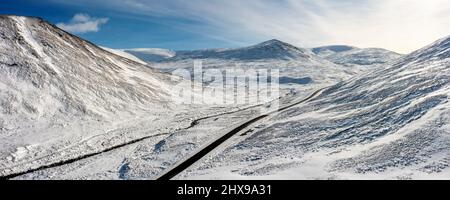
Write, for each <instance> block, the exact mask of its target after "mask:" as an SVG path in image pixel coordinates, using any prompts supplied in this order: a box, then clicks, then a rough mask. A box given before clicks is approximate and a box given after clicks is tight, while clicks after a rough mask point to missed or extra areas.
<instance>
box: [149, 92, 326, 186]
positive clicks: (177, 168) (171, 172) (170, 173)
mask: <svg viewBox="0 0 450 200" xmlns="http://www.w3.org/2000/svg"><path fill="white" fill-rule="evenodd" d="M325 89H326V88H322V89H319V90H317V91H315V92H313V93H312V94H311V95H309V96H308V97H306V98H305V99H303V100H301V101H298V102H295V103H292V104H290V105H287V106H284V107H282V108H279V109H277V110H274V111H271V112H268V113H265V114H263V115H260V116H257V117H254V118H253V119H250V120H248V121H246V122H244V123H242V124H241V125H239V126H237V127H235V128H233V129H232V130H230V131H229V132H227V133H225V134H223V135H222V136H221V137H219V138H218V139H216V140H214V141H212V142H211V143H209V144H207V145H205V147H203V148H201V149H200V150H197V152H196V153H194V154H192V156H190V157H187V158H185V159H184V160H181V161H179V162H178V163H177V164H175V165H174V166H173V167H171V168H169V169H168V170H166V172H165V173H163V174H162V175H161V176H159V177H157V178H156V180H170V179H172V178H173V177H175V176H176V175H178V174H179V173H181V172H182V171H184V170H185V169H187V168H189V167H190V166H191V165H193V164H194V163H196V162H197V161H199V160H200V159H202V158H203V157H204V156H206V155H207V154H208V153H209V152H211V151H212V150H214V149H215V148H217V147H218V146H219V145H221V144H222V143H224V142H225V141H227V140H228V139H229V138H231V137H232V136H234V135H236V134H237V133H239V132H241V131H242V130H244V129H245V128H248V127H249V126H251V125H253V124H255V123H256V122H258V121H260V120H262V119H264V118H266V117H268V116H270V115H273V114H275V113H279V112H281V111H283V110H286V109H288V108H291V107H294V106H297V105H299V104H301V103H305V102H307V101H309V100H311V99H312V98H314V97H316V96H317V95H318V94H319V93H321V92H322V91H323V90H325Z"/></svg>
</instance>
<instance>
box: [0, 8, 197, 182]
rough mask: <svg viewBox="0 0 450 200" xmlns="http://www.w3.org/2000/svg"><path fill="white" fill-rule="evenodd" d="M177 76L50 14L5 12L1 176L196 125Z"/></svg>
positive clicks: (0, 48)
mask: <svg viewBox="0 0 450 200" xmlns="http://www.w3.org/2000/svg"><path fill="white" fill-rule="evenodd" d="M172 78H173V77H172V76H171V75H170V74H166V73H160V72H159V71H158V70H155V69H152V68H150V67H149V66H147V65H143V64H141V63H138V62H135V61H133V60H131V59H127V58H125V57H121V56H117V55H115V54H112V53H110V52H108V51H105V50H103V49H101V48H99V47H97V46H95V45H93V44H91V43H89V42H87V41H85V40H82V39H80V38H79V37H76V36H74V35H71V34H69V33H67V32H65V31H63V30H61V29H59V28H57V27H56V26H54V25H51V24H49V23H47V22H46V21H44V20H42V19H38V18H29V17H18V16H4V15H2V16H0V175H1V176H3V175H7V174H11V173H16V172H23V171H26V170H29V169H34V168H38V167H40V166H45V165H48V164H52V163H57V162H61V161H63V160H68V159H73V158H77V157H80V156H82V155H85V154H90V153H96V152H101V151H102V150H104V149H108V148H113V147H114V146H116V145H121V144H123V143H127V142H129V141H132V140H135V139H136V138H142V137H147V136H151V135H153V134H156V135H157V134H160V133H162V132H166V131H167V132H170V131H171V130H175V129H177V128H179V127H183V126H189V125H190V123H191V120H190V119H189V117H187V118H186V119H184V118H182V119H180V117H178V116H183V113H184V112H185V111H184V110H183V108H184V107H182V106H174V105H172V103H171V96H170V92H171V91H172V80H171V79H172ZM197 110H199V111H200V112H201V109H197ZM191 117H192V116H191Z"/></svg>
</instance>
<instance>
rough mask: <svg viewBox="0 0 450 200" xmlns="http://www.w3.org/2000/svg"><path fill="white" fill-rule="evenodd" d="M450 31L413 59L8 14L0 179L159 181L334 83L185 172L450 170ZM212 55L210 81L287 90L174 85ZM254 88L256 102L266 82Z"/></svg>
mask: <svg viewBox="0 0 450 200" xmlns="http://www.w3.org/2000/svg"><path fill="white" fill-rule="evenodd" d="M449 41H450V40H449V38H445V39H443V40H440V41H438V42H436V43H434V44H432V45H430V46H428V47H425V48H424V49H421V50H419V51H417V52H414V53H412V54H410V55H407V56H404V57H402V58H399V55H397V54H395V53H392V52H388V51H386V50H380V49H358V48H354V47H348V48H347V47H344V46H341V47H336V48H330V47H327V48H321V49H320V51H321V53H317V52H314V51H311V50H308V49H302V48H297V47H295V46H292V45H290V44H287V43H284V42H281V41H278V40H270V41H267V42H263V43H261V44H257V45H253V46H250V47H244V48H235V49H211V50H197V51H183V52H172V51H169V50H162V49H151V48H146V49H128V50H114V49H108V48H103V49H102V48H99V47H97V46H95V45H93V44H91V43H89V42H87V41H85V40H82V39H81V38H78V37H76V36H73V35H71V34H68V33H66V32H64V31H62V30H60V29H58V28H57V27H55V26H53V25H51V24H49V23H47V22H45V21H43V20H40V19H37V18H27V17H16V16H0V91H1V92H0V176H2V177H4V176H8V175H11V174H17V175H19V176H14V178H15V179H154V178H155V177H157V176H159V175H161V173H164V172H165V170H167V169H168V168H170V167H171V166H173V165H174V164H177V162H179V161H180V160H182V159H183V158H186V157H187V156H190V155H191V154H192V153H193V152H195V151H196V150H198V149H199V148H202V147H203V146H204V145H205V144H208V143H209V142H211V141H214V140H215V139H217V137H219V136H221V135H222V134H224V133H226V132H228V131H230V129H232V128H233V127H236V126H238V125H240V124H241V123H242V122H245V121H246V120H248V119H251V118H254V117H257V116H260V115H261V114H263V113H262V111H263V110H271V109H272V110H273V109H275V108H276V107H275V106H274V105H275V103H279V104H280V105H278V106H282V105H287V104H290V103H292V102H297V101H299V100H301V99H304V98H306V97H307V96H309V95H310V94H312V93H313V92H315V91H318V90H320V89H322V88H326V89H325V90H323V91H322V92H321V93H320V95H319V96H317V97H314V98H313V99H312V100H311V101H309V102H305V103H301V104H299V105H297V106H294V107H292V108H289V109H286V110H283V111H281V112H275V113H274V114H271V115H270V116H269V117H267V118H264V119H263V120H261V121H258V122H256V124H254V125H252V126H251V127H248V128H246V129H245V130H243V131H242V132H240V133H238V134H236V135H235V136H233V137H232V138H231V139H230V140H227V141H226V142H225V143H224V144H222V145H221V146H220V147H219V148H217V149H215V150H214V151H213V152H211V153H210V154H209V155H208V156H207V157H205V158H203V159H202V160H200V161H199V162H197V163H196V164H195V165H193V166H191V168H189V169H188V170H186V171H185V172H183V173H182V174H180V175H179V176H177V177H176V178H178V179H184V178H187V179H233V178H238V179H265V178H270V179H348V178H350V179H360V178H361V179H367V178H374V179H381V178H389V179H407V178H418V179H422V178H423V179H425V178H443V179H448V178H449V177H450V176H449V175H450V172H449V164H450V160H449V158H450V151H449V147H450V140H449V128H450V127H449V123H448V122H449V116H450V115H449V113H450V110H449V102H448V96H447V95H448V94H449V84H448V83H449V81H450V79H449V76H448V75H447V74H449V73H448V69H449V67H448V66H449V65H450V61H449V57H450V56H449V55H450V54H449V53H450V51H449V49H450V45H449ZM330 51H332V52H330ZM316 54H317V55H316ZM155 55H156V57H155ZM325 55H326V56H325ZM328 56H334V57H333V58H338V59H337V60H333V59H331V58H330V57H328ZM199 61H201V62H202V67H203V69H202V70H204V71H203V72H205V73H204V74H202V76H201V77H208V78H211V77H210V76H209V75H210V74H209V72H211V71H209V70H219V71H226V70H231V71H232V72H233V73H236V74H235V75H238V76H239V75H240V74H243V75H244V76H245V75H246V73H247V72H248V71H249V70H250V71H251V70H255V71H258V70H259V71H264V70H268V69H271V70H274V71H275V70H278V71H279V77H278V78H279V79H278V80H279V83H280V85H279V87H280V89H281V90H280V93H279V94H280V98H278V96H277V97H276V98H274V97H272V99H270V101H271V102H269V103H268V102H262V103H261V102H253V103H246V104H178V103H177V102H176V101H177V100H179V99H174V96H173V94H174V93H176V92H177V89H180V88H179V86H183V87H182V88H185V89H186V88H188V89H190V87H191V82H190V80H189V79H190V77H187V78H186V79H184V80H182V79H181V80H180V77H178V76H177V75H179V74H176V75H172V74H170V73H167V72H176V71H179V70H182V69H186V71H188V72H191V71H195V70H193V68H194V62H197V64H198V63H199ZM366 64H367V65H366ZM373 64H375V65H373ZM373 70H375V71H373ZM227 72H228V71H227ZM221 75H223V74H221ZM219 76H220V75H219ZM216 78H217V77H215V78H214V80H209V79H206V80H201V81H200V82H201V83H203V84H204V85H202V86H201V89H200V91H203V90H205V91H209V90H210V89H211V88H216V89H217V88H220V87H222V85H221V82H220V81H219V82H216ZM226 78H229V77H225V80H227V79H226ZM233 78H234V77H233ZM194 79H195V77H194ZM219 79H220V78H219ZM253 81H255V80H253ZM248 82H249V84H250V83H251V82H252V80H249V81H248ZM258 82H259V81H258ZM180 83H182V84H180ZM198 83H199V82H196V84H198ZM225 83H226V85H225V87H228V86H229V85H230V84H229V82H228V81H226V82H225ZM233 83H234V82H233ZM194 85H195V84H194ZM247 90H249V91H247V95H248V96H247V97H248V98H255V97H257V96H259V95H260V93H266V92H267V91H266V90H264V89H263V90H259V89H258V90H252V89H249V88H247ZM201 94H202V92H198V91H194V93H193V95H194V98H193V99H196V98H197V97H198V96H199V95H201ZM237 97H238V95H236V94H235V95H234V96H231V97H226V98H225V99H227V98H231V99H236V98H237ZM202 98H203V99H202V100H203V101H206V102H211V101H215V100H217V97H213V96H208V97H204V96H202ZM189 99H190V97H189ZM184 100H186V99H184ZM277 100H279V101H277Z"/></svg>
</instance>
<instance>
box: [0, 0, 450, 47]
mask: <svg viewBox="0 0 450 200" xmlns="http://www.w3.org/2000/svg"><path fill="white" fill-rule="evenodd" d="M0 14H16V15H27V16H39V17H42V18H44V19H46V20H48V21H50V22H52V23H54V24H57V25H58V26H60V27H61V28H63V29H66V30H67V31H69V32H72V33H74V34H77V35H79V36H81V37H82V38H85V39H87V40H90V41H92V42H94V43H96V44H98V45H102V46H106V47H111V48H139V47H158V48H168V49H173V50H186V49H204V48H226V47H239V46H246V45H251V44H255V43H258V42H262V41H265V40H269V39H273V38H276V39H280V40H283V41H286V42H289V43H292V44H294V45H297V46H300V47H314V46H320V45H330V44H347V45H353V46H358V47H381V48H386V49H390V50H394V51H397V52H400V53H408V52H411V51H413V50H416V49H418V48H420V47H423V46H424V45H427V44H429V43H431V42H433V41H435V40H437V39H439V38H442V37H445V36H448V35H450V4H449V3H447V0H428V1H422V0H340V1H335V0H277V1H273V0H164V1H161V0H71V1H66V0H39V1H33V0H1V4H0Z"/></svg>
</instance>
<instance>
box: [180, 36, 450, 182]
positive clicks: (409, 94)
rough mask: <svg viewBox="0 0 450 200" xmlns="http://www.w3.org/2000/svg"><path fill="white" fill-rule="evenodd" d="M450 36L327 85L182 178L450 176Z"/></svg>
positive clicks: (395, 177) (401, 177)
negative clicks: (308, 100)
mask: <svg viewBox="0 0 450 200" xmlns="http://www.w3.org/2000/svg"><path fill="white" fill-rule="evenodd" d="M449 74H450V37H447V38H444V39H441V40H439V41H437V42H435V43H433V44H431V45H430V46H427V47H425V48H423V49H421V50H418V51H416V52H413V53H411V54H409V55H407V56H405V57H403V58H401V59H399V60H397V61H395V62H394V63H392V64H391V65H390V66H388V67H386V68H385V69H380V70H378V71H375V72H373V73H369V74H366V75H363V76H361V77H355V78H353V79H352V80H350V81H346V82H342V83H339V84H337V85H335V86H332V87H330V88H328V89H326V90H325V91H324V92H323V93H322V94H321V95H320V96H318V97H316V98H314V99H313V100H312V101H310V102H309V103H307V104H304V105H300V106H297V107H293V108H290V109H287V110H285V111H283V112H281V113H279V114H277V115H275V116H273V117H271V119H269V120H268V121H265V122H263V123H261V124H260V125H258V126H256V127H254V128H253V129H252V130H253V133H252V134H250V136H248V137H244V138H241V139H237V140H238V141H235V142H234V145H231V146H230V147H227V148H225V149H224V150H223V151H221V152H217V153H216V154H215V155H216V156H215V157H213V158H212V159H205V160H204V162H202V164H198V165H196V166H195V167H193V168H191V169H192V170H190V171H189V172H186V173H185V174H184V175H183V176H180V177H203V178H226V177H231V176H232V177H236V178H237V177H239V176H245V177H246V178H249V176H250V177H252V176H255V177H261V176H262V177H264V178H288V179H300V178H301V179H304V178H306V179H316V178H320V179H348V178H350V179H355V178H363V179H384V178H388V179H410V178H415V179H428V178H437V179H440V178H444V179H448V177H450V159H449V158H450V101H449V94H450V76H449Z"/></svg>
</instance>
